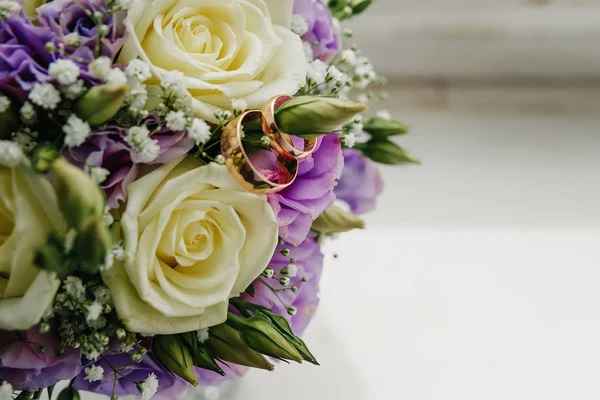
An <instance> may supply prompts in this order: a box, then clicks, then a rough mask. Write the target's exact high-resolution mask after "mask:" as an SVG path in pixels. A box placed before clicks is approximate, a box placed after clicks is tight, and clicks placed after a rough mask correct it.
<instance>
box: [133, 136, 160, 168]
mask: <svg viewBox="0 0 600 400" xmlns="http://www.w3.org/2000/svg"><path fill="white" fill-rule="evenodd" d="M159 155H160V146H159V144H158V141H157V140H154V139H147V140H145V141H144V142H143V143H142V144H141V146H140V148H139V149H138V162H141V163H149V162H152V161H154V160H156V159H157V158H158V156H159Z"/></svg>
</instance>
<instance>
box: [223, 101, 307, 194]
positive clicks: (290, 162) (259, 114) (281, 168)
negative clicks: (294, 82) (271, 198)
mask: <svg viewBox="0 0 600 400" xmlns="http://www.w3.org/2000/svg"><path fill="white" fill-rule="evenodd" d="M291 99H292V98H291V97H290V96H275V97H273V98H272V99H271V100H269V101H268V102H267V103H266V104H265V105H264V106H263V107H262V109H261V110H249V111H246V112H244V113H242V114H241V115H239V116H238V117H236V118H235V119H233V120H232V121H231V122H230V123H229V124H227V125H226V126H225V127H224V128H223V133H222V135H221V154H222V155H223V156H224V157H225V165H226V166H227V168H228V169H229V172H230V173H231V174H232V176H233V177H234V179H235V180H236V181H237V182H238V183H239V184H240V185H242V187H244V188H245V189H246V190H248V191H250V192H252V193H256V194H268V193H276V192H278V191H280V190H283V189H285V188H286V187H288V186H290V185H291V184H292V183H294V180H295V179H296V177H297V176H298V164H299V163H300V161H301V160H303V159H305V158H308V157H310V155H311V154H312V153H313V152H314V151H315V148H316V145H317V138H307V139H304V148H303V149H302V150H300V149H298V148H296V146H295V145H294V141H292V138H291V136H290V135H288V134H287V133H285V132H282V131H281V130H280V129H279V127H278V126H277V121H276V120H275V112H276V111H277V109H278V108H279V107H281V106H282V105H283V104H284V103H285V102H287V101H289V100H291ZM258 119H260V126H261V128H262V131H263V134H264V136H266V137H268V138H269V139H270V146H271V150H272V151H273V153H274V155H275V158H276V160H277V171H273V176H275V177H276V181H275V180H272V179H271V178H269V177H267V176H266V175H265V174H264V173H263V172H261V171H260V170H259V169H258V168H256V167H255V166H254V164H253V163H252V161H251V160H250V157H248V153H247V152H246V149H245V148H244V145H243V142H242V139H243V137H244V126H243V123H244V122H245V121H252V120H258Z"/></svg>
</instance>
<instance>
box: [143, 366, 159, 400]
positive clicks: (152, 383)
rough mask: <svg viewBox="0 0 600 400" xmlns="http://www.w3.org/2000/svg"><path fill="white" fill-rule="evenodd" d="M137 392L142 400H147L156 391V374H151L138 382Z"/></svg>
mask: <svg viewBox="0 0 600 400" xmlns="http://www.w3.org/2000/svg"><path fill="white" fill-rule="evenodd" d="M138 390H139V392H140V394H141V395H142V399H143V400H148V399H150V398H151V397H152V396H154V395H155V394H156V392H157V391H158V379H157V378H156V374H155V373H154V372H152V373H151V374H150V375H148V377H147V378H146V379H145V380H143V381H142V382H140V384H139V386H138Z"/></svg>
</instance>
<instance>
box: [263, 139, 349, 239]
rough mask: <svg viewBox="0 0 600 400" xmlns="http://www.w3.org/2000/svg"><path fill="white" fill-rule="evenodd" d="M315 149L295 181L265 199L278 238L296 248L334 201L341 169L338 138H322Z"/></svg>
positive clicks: (302, 165)
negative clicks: (277, 229)
mask: <svg viewBox="0 0 600 400" xmlns="http://www.w3.org/2000/svg"><path fill="white" fill-rule="evenodd" d="M317 146H318V147H317V149H316V150H315V152H314V153H313V155H312V157H310V158H308V159H306V160H303V161H302V162H300V165H299V167H298V177H297V178H296V181H295V182H294V183H293V184H292V185H290V186H289V187H287V188H286V189H284V190H282V191H281V192H278V193H275V194H271V195H269V197H268V200H269V203H270V204H271V207H273V211H274V212H275V215H277V221H278V222H279V236H281V237H282V238H283V239H285V240H286V241H287V242H289V243H291V244H293V245H295V246H297V245H300V243H302V241H303V240H304V239H305V238H306V235H308V232H309V230H310V227H311V225H312V222H313V221H314V220H315V219H316V218H317V217H318V216H319V215H320V214H321V213H322V212H323V211H325V210H326V209H327V208H329V207H330V206H331V205H332V204H333V202H334V201H335V194H334V192H333V189H334V187H335V185H336V184H337V180H338V179H339V178H340V175H341V173H342V168H343V167H344V158H343V157H342V151H341V147H340V138H339V136H338V135H333V134H331V135H325V136H323V137H322V138H320V139H319V143H318V144H317ZM268 154H272V153H268ZM255 164H260V163H255Z"/></svg>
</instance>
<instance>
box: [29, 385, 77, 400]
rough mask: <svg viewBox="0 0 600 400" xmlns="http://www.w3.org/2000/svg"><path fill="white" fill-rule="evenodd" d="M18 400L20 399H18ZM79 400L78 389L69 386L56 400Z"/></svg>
mask: <svg viewBox="0 0 600 400" xmlns="http://www.w3.org/2000/svg"><path fill="white" fill-rule="evenodd" d="M17 399H18V397H17ZM79 399H80V396H79V392H78V391H77V389H75V388H74V387H72V386H69V387H68V388H66V389H64V390H63V391H62V392H60V394H59V395H58V397H57V398H56V400H79Z"/></svg>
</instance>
